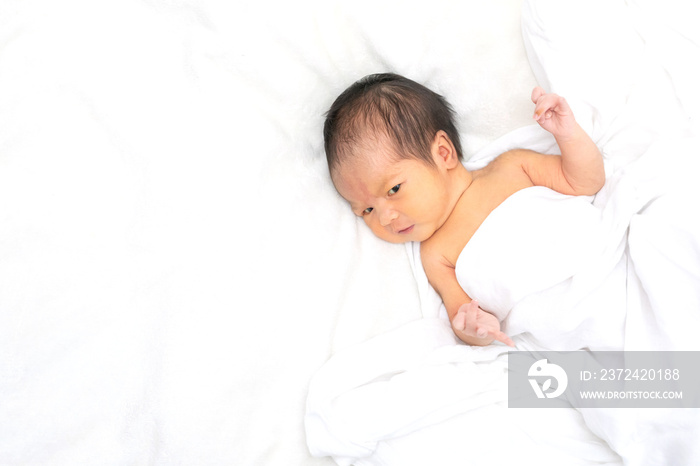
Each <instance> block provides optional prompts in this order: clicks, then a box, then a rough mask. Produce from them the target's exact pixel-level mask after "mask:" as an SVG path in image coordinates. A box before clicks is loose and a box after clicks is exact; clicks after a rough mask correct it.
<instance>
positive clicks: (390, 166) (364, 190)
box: [332, 148, 450, 243]
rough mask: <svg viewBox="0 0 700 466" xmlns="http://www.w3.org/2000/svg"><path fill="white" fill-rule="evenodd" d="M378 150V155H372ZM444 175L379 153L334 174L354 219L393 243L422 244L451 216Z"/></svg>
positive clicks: (358, 159) (356, 160) (412, 161)
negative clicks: (363, 222)
mask: <svg viewBox="0 0 700 466" xmlns="http://www.w3.org/2000/svg"><path fill="white" fill-rule="evenodd" d="M371 152H374V153H371ZM445 177H446V171H445V170H444V169H442V168H441V167H440V166H439V165H438V166H437V167H432V166H429V165H428V164H427V163H425V162H423V161H420V160H417V159H402V160H398V161H397V160H396V157H394V156H393V155H391V154H390V152H389V151H384V150H381V148H378V149H377V150H374V151H370V153H367V154H362V155H358V156H356V157H354V158H353V159H351V160H349V161H347V162H345V163H343V164H342V165H341V166H340V167H338V168H337V169H335V170H334V172H333V174H332V178H333V182H334V184H335V187H336V189H337V190H338V192H339V193H340V195H341V196H343V198H345V199H346V200H347V201H348V202H349V203H350V207H351V208H352V211H353V212H354V213H355V215H357V216H359V217H362V219H363V220H364V221H365V223H366V224H367V226H369V227H370V229H371V230H372V232H373V233H374V234H375V235H376V236H378V237H379V238H381V239H383V240H385V241H389V242H391V243H405V242H407V241H424V240H426V239H428V238H430V237H431V236H432V235H433V233H435V231H437V230H438V229H439V228H440V227H441V226H442V225H443V224H444V223H445V221H446V220H447V217H449V214H450V212H449V211H447V209H448V205H449V195H448V194H449V193H448V189H447V186H448V185H449V183H447V182H446V179H445Z"/></svg>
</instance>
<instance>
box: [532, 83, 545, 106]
mask: <svg viewBox="0 0 700 466" xmlns="http://www.w3.org/2000/svg"><path fill="white" fill-rule="evenodd" d="M545 94H546V92H545V91H544V89H542V88H541V87H540V86H537V87H536V88H534V89H533V90H532V95H531V96H530V98H531V99H532V103H533V104H536V103H537V101H538V100H539V99H540V97H542V96H543V95H545Z"/></svg>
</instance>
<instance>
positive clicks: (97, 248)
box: [0, 0, 535, 465]
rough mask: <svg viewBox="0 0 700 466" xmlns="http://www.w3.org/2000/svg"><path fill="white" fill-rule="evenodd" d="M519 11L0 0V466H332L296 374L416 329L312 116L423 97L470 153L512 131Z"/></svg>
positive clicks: (523, 79) (400, 261)
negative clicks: (397, 94)
mask: <svg viewBox="0 0 700 466" xmlns="http://www.w3.org/2000/svg"><path fill="white" fill-rule="evenodd" d="M519 7H520V1H518V0H499V1H494V2H488V3H486V2H481V1H476V0H475V1H467V2H464V1H458V0H438V1H436V2H431V4H430V8H429V9H425V8H421V9H413V8H402V9H397V8H396V7H395V5H394V4H393V2H388V1H386V2H385V1H366V0H362V1H359V2H352V3H348V2H340V1H337V2H336V1H332V2H328V1H301V2H286V3H284V2H274V3H266V2H258V1H252V0H251V1H249V0H244V1H236V2H229V1H226V0H202V1H198V0H173V1H171V0H124V1H120V2H108V3H105V2H92V1H88V0H67V1H63V2H53V1H48V0H27V1H14V0H7V1H3V2H1V3H0V463H1V464H3V465H24V464H33V465H49V464H50V465H77V464H105V465H108V464H119V465H121V464H154V465H174V464H236V465H260V464H266V465H275V464H279V465H293V464H299V465H301V464H303V465H311V464H319V465H320V464H332V463H333V462H332V460H330V459H329V458H313V457H311V456H310V454H309V452H308V449H307V447H306V439H305V435H304V426H303V415H304V404H305V400H306V393H307V386H308V382H309V380H310V378H311V376H312V375H313V373H314V372H315V371H316V370H317V369H318V368H319V367H320V366H321V365H322V364H323V363H324V362H325V361H326V360H327V359H328V358H329V357H330V355H331V354H332V353H333V352H335V351H337V350H340V349H342V348H347V347H350V346H352V345H353V344H356V343H360V342H362V341H365V340H367V339H368V338H369V337H372V336H374V335H377V334H381V333H384V332H386V331H388V330H392V329H395V328H398V327H400V326H401V325H402V324H404V323H406V322H409V321H411V320H415V319H418V318H420V316H421V309H420V304H419V299H418V288H417V285H416V283H415V281H414V279H413V275H412V273H411V269H410V264H409V261H408V258H407V257H406V254H405V250H404V248H403V247H402V246H392V245H388V244H383V243H381V242H380V241H378V240H376V239H375V238H373V237H372V236H371V234H370V233H369V232H367V231H366V229H364V227H363V226H362V225H360V224H359V223H358V221H357V219H355V218H354V216H353V215H352V214H351V212H350V211H349V209H347V207H346V206H345V205H344V203H343V202H342V200H341V199H340V198H339V197H338V196H337V194H336V193H335V191H334V189H333V187H332V186H331V184H330V180H329V179H328V176H327V168H326V164H325V160H324V156H323V151H322V137H321V131H320V130H321V126H322V122H323V113H324V112H325V110H326V109H327V108H328V106H329V105H330V104H331V102H332V100H333V98H334V97H335V96H336V95H337V94H338V93H339V92H340V91H342V90H343V89H344V88H345V87H346V86H347V85H349V84H350V83H351V82H352V81H354V80H355V79H357V78H359V77H361V76H363V75H364V74H367V73H371V72H378V71H386V70H393V71H396V72H399V73H402V74H405V75H407V76H410V77H412V78H414V79H416V80H419V81H422V82H425V83H426V84H428V85H430V86H431V87H433V88H435V89H436V90H438V91H439V92H442V93H443V94H445V96H446V97H447V98H448V99H449V100H451V101H452V102H453V103H454V105H455V107H456V110H457V111H458V113H459V115H460V123H461V131H462V133H463V135H464V138H465V139H464V147H465V149H466V152H467V154H468V155H471V154H473V153H474V152H476V151H477V150H478V149H480V148H481V147H483V146H484V145H486V144H487V143H489V142H491V141H492V140H494V139H495V138H497V137H498V136H500V135H502V134H505V133H506V132H508V131H510V130H511V129H514V128H517V127H520V126H523V125H524V124H527V123H528V122H529V121H530V120H529V112H530V105H529V101H528V99H529V92H530V89H531V87H532V86H533V85H534V84H535V81H534V78H533V75H532V72H531V71H530V69H529V66H528V64H527V58H526V56H525V52H524V48H523V45H522V40H521V36H520V28H519V15H520V12H519Z"/></svg>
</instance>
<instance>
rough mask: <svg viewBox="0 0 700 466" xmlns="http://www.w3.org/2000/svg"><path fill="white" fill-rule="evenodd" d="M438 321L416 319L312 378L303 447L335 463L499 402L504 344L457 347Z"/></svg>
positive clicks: (503, 392) (503, 377) (504, 392)
mask: <svg viewBox="0 0 700 466" xmlns="http://www.w3.org/2000/svg"><path fill="white" fill-rule="evenodd" d="M456 343H457V339H456V337H455V336H454V333H453V332H452V329H451V328H450V325H449V322H447V321H446V320H445V319H439V318H433V319H429V318H428V319H421V320H417V321H414V322H411V323H409V324H406V325H404V326H402V327H400V328H399V329H397V330H395V331H392V332H389V333H386V334H383V335H380V336H378V337H375V338H373V339H372V340H369V341H367V342H365V343H363V344H360V345H357V346H356V347H353V348H349V349H347V350H345V351H341V352H340V353H338V354H337V355H335V356H334V357H333V358H331V360H330V361H329V362H328V363H326V365H325V366H324V367H323V368H322V369H321V370H320V371H319V372H318V373H317V374H316V375H315V377H314V379H313V381H312V383H311V385H310V387H309V397H308V404H307V410H306V433H307V439H309V449H310V450H311V453H312V454H313V455H316V456H323V455H330V456H333V457H334V458H335V459H336V461H337V462H338V463H339V464H341V465H343V464H351V462H352V461H353V460H354V459H356V458H361V457H365V456H369V455H371V454H372V453H373V452H374V450H375V449H376V447H377V444H378V443H379V442H380V441H382V440H386V439H390V438H394V437H400V436H402V435H405V434H408V433H410V432H413V431H415V430H418V429H421V428H425V427H428V426H431V425H435V424H438V423H440V422H441V421H444V420H446V419H448V418H450V417H452V416H455V415H457V414H460V413H463V412H465V411H469V410H473V409H476V408H478V407H482V406H487V405H491V404H493V403H497V402H504V401H505V400H506V399H507V385H506V384H507V362H506V360H505V359H506V358H505V352H506V347H505V346H490V347H486V348H473V347H469V346H465V345H457V344H456Z"/></svg>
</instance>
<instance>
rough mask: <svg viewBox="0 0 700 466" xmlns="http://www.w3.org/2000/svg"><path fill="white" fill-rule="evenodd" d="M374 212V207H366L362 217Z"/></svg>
mask: <svg viewBox="0 0 700 466" xmlns="http://www.w3.org/2000/svg"><path fill="white" fill-rule="evenodd" d="M373 210H374V207H367V208H366V209H365V210H363V211H362V215H367V214H369V213H370V212H372V211H373Z"/></svg>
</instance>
